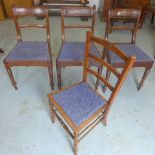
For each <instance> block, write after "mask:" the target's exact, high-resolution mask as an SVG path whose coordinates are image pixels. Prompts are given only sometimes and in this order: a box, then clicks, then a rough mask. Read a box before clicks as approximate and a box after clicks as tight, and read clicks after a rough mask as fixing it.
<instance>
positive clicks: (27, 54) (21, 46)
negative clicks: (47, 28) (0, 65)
mask: <svg viewBox="0 0 155 155" xmlns="http://www.w3.org/2000/svg"><path fill="white" fill-rule="evenodd" d="M5 59H6V60H15V61H18V60H22V61H27V60H50V58H49V54H48V43H47V42H45V41H37V42H36V41H23V42H19V43H17V45H16V46H15V48H14V49H13V50H12V51H11V52H10V53H9V54H8V55H7V57H6V58H5Z"/></svg>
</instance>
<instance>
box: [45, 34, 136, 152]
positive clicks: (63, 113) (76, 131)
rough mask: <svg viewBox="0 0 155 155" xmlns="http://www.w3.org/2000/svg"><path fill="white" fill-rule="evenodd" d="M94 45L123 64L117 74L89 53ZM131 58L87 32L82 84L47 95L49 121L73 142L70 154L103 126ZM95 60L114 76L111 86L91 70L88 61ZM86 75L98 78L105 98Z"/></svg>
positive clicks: (130, 65)
mask: <svg viewBox="0 0 155 155" xmlns="http://www.w3.org/2000/svg"><path fill="white" fill-rule="evenodd" d="M93 43H97V44H98V45H100V46H102V47H104V48H106V49H107V50H110V51H111V52H114V53H115V54H116V55H117V56H118V57H119V58H120V59H121V60H122V61H123V62H124V67H123V69H122V70H121V71H118V70H117V69H116V68H114V67H113V66H112V65H111V64H109V63H108V62H107V61H106V59H102V58H101V57H97V56H96V55H95V54H93V53H91V49H90V47H91V44H93ZM135 59H136V58H135V57H127V56H126V55H125V54H124V53H123V52H122V51H121V50H120V49H118V48H117V47H116V46H115V45H113V44H111V43H109V42H108V41H106V40H102V39H100V38H97V37H95V36H93V35H92V33H91V32H88V33H87V40H86V47H85V60H84V69H83V81H81V82H79V83H76V84H74V85H72V86H69V87H65V88H62V89H60V90H58V91H55V92H52V93H51V94H49V95H48V97H49V101H50V102H49V105H50V111H51V119H52V122H53V123H54V122H55V116H56V117H57V119H58V120H59V121H60V123H61V125H62V126H63V128H64V129H65V130H66V131H67V133H68V134H69V135H70V136H71V137H72V138H73V139H74V154H75V155H77V150H78V142H79V141H80V140H81V139H82V138H83V137H84V136H85V135H86V134H87V133H89V131H91V129H93V128H94V127H95V126H96V125H97V124H98V123H99V122H100V121H102V122H103V123H104V125H106V124H107V121H106V120H107V115H108V112H109V110H110V107H111V105H112V104H113V101H114V99H115V97H116V96H117V94H118V92H119V90H120V88H121V86H122V85H123V82H124V80H125V79H126V77H127V75H128V72H129V70H130V69H131V68H132V65H133V63H134V62H135ZM91 61H95V62H96V63H98V64H99V66H100V65H101V66H103V67H105V68H108V69H109V70H110V71H111V72H112V73H113V75H114V77H115V83H114V82H113V81H112V82H110V81H107V80H106V79H105V76H103V75H101V74H99V73H98V72H97V71H95V68H94V67H92V66H91V64H90V62H91ZM88 75H91V76H92V77H93V76H94V77H95V78H98V79H99V80H100V81H101V82H103V83H104V84H105V85H106V86H107V87H108V88H109V90H110V92H109V97H105V96H106V95H105V96H104V95H103V93H102V92H100V91H98V90H96V89H94V87H93V86H92V83H91V82H90V80H89V77H88Z"/></svg>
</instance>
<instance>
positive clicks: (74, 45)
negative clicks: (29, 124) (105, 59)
mask: <svg viewBox="0 0 155 155" xmlns="http://www.w3.org/2000/svg"><path fill="white" fill-rule="evenodd" d="M95 15H96V11H95V6H93V7H64V8H63V9H62V11H61V30H62V45H61V49H60V51H59V54H58V57H57V60H56V67H57V76H58V87H59V89H60V88H61V85H62V82H61V68H62V67H66V66H82V65H83V62H84V49H85V42H75V41H74V42H69V41H66V40H65V30H66V29H75V28H77V29H86V28H87V29H90V30H91V31H92V33H94V25H95ZM66 17H74V18H77V17H89V19H91V24H90V22H88V24H87V23H86V22H85V23H86V24H87V25H86V24H81V23H80V24H74V25H71V24H68V23H66V22H65V21H66V20H65V19H66ZM91 50H92V52H93V53H95V54H96V55H97V56H98V55H99V52H98V51H97V49H96V47H95V46H94V45H92V47H91Z"/></svg>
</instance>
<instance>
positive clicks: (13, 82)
mask: <svg viewBox="0 0 155 155" xmlns="http://www.w3.org/2000/svg"><path fill="white" fill-rule="evenodd" d="M4 65H5V68H6V71H7V73H8V75H9V78H10V80H11V82H12V85H13V87H14V88H15V89H16V90H17V89H18V88H17V85H16V81H15V79H14V76H13V74H12V71H11V68H10V67H9V66H8V65H7V64H6V63H5V62H4Z"/></svg>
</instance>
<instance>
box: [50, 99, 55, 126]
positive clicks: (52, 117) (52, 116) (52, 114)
mask: <svg viewBox="0 0 155 155" xmlns="http://www.w3.org/2000/svg"><path fill="white" fill-rule="evenodd" d="M49 107H50V113H51V119H52V122H53V123H55V112H54V107H53V105H52V104H51V103H50V101H49Z"/></svg>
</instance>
